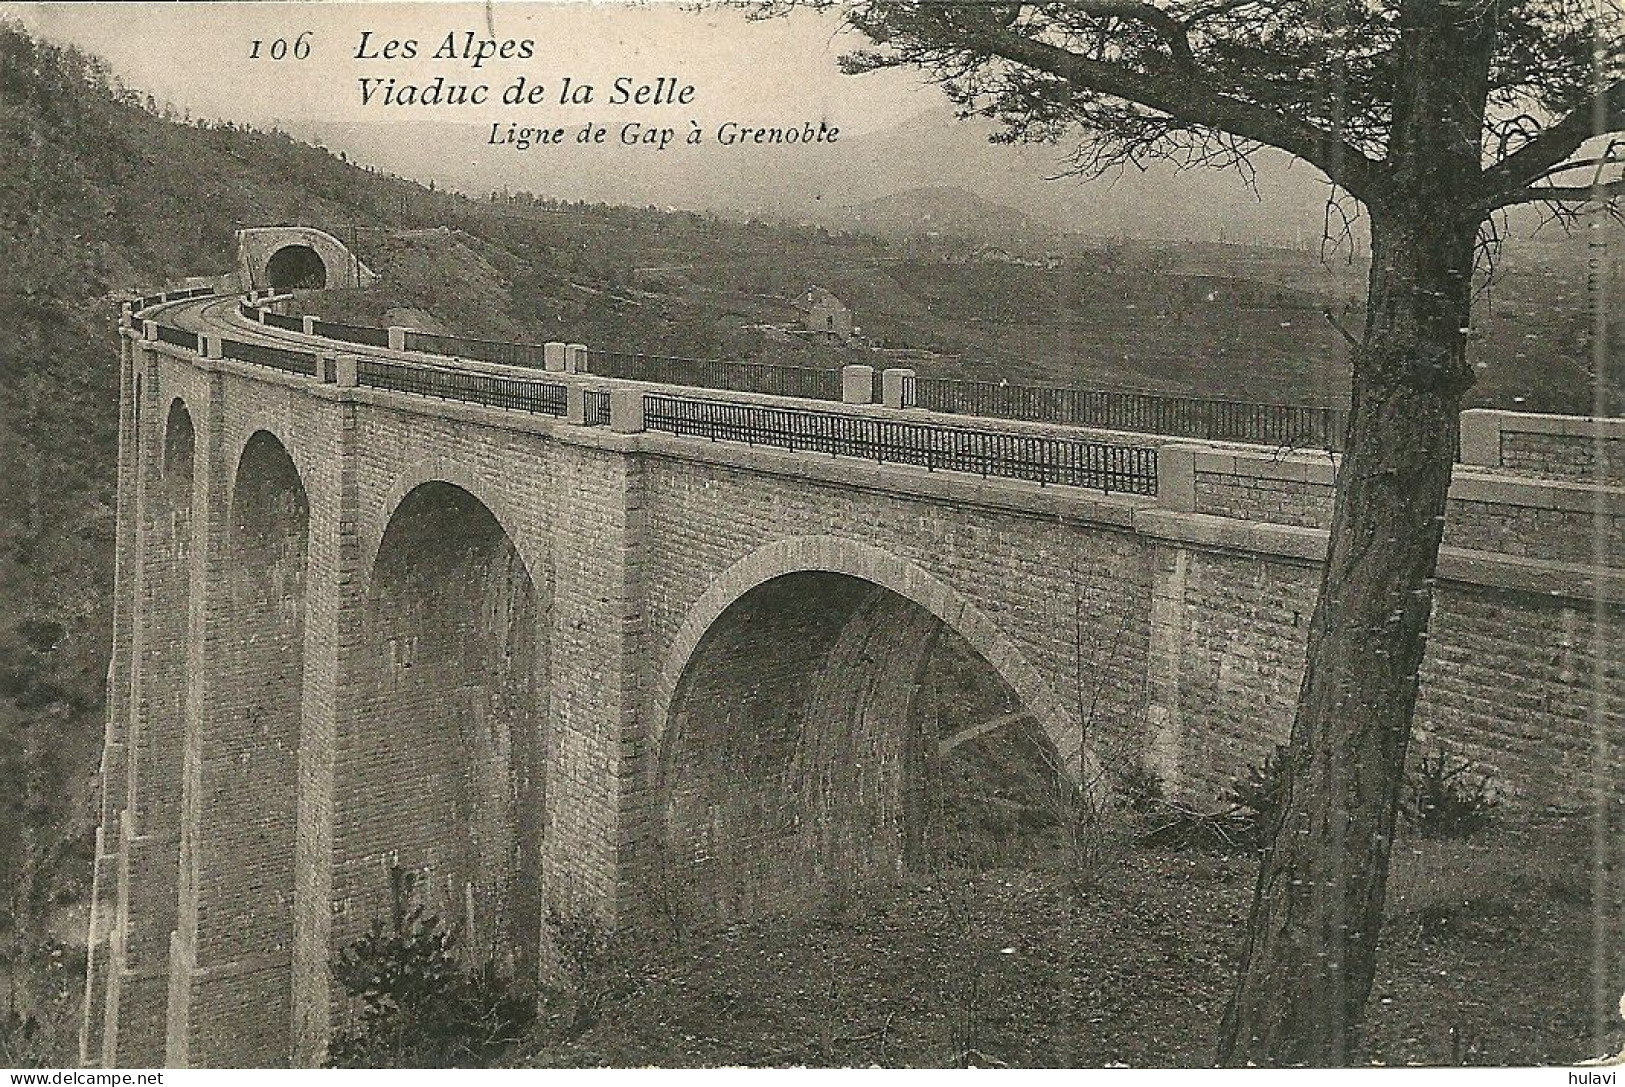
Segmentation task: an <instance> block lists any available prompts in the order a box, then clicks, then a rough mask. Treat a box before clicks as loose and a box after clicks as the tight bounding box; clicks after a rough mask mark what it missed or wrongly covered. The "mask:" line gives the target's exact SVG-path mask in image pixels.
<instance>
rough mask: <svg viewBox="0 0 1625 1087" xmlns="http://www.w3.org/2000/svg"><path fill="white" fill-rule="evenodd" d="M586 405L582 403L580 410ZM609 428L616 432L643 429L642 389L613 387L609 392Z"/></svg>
mask: <svg viewBox="0 0 1625 1087" xmlns="http://www.w3.org/2000/svg"><path fill="white" fill-rule="evenodd" d="M585 411H586V407H585V404H583V407H582V412H583V414H585ZM609 429H610V430H611V431H613V432H614V433H616V434H639V433H641V432H642V431H643V390H642V389H613V390H611V391H610V394H609Z"/></svg>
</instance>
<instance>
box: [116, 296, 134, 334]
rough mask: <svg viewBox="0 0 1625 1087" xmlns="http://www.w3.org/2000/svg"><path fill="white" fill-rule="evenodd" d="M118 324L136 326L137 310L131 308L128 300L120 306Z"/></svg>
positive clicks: (120, 325)
mask: <svg viewBox="0 0 1625 1087" xmlns="http://www.w3.org/2000/svg"><path fill="white" fill-rule="evenodd" d="M118 324H119V327H120V328H134V327H135V326H136V321H135V310H134V309H132V308H131V306H130V303H128V302H126V303H124V305H123V306H121V307H120V308H119V322H118Z"/></svg>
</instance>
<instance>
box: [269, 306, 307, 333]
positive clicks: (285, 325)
mask: <svg viewBox="0 0 1625 1087" xmlns="http://www.w3.org/2000/svg"><path fill="white" fill-rule="evenodd" d="M260 323H262V324H264V325H267V326H269V327H271V328H280V329H281V330H282V331H284V332H303V331H304V330H305V319H304V318H303V317H290V316H288V315H287V314H285V313H272V312H271V311H270V310H268V309H267V310H260Z"/></svg>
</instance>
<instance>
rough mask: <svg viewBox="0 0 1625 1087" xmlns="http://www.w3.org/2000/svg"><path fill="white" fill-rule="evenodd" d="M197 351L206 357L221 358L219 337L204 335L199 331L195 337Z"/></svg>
mask: <svg viewBox="0 0 1625 1087" xmlns="http://www.w3.org/2000/svg"><path fill="white" fill-rule="evenodd" d="M197 353H198V354H199V355H201V356H202V357H203V358H206V359H218V358H221V357H222V355H221V351H220V337H219V336H205V335H203V334H202V333H199V334H198V338H197Z"/></svg>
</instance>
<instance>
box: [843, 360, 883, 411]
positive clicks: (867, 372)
mask: <svg viewBox="0 0 1625 1087" xmlns="http://www.w3.org/2000/svg"><path fill="white" fill-rule="evenodd" d="M874 401H875V368H874V367H873V366H843V367H841V403H843V404H872V403H874Z"/></svg>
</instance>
